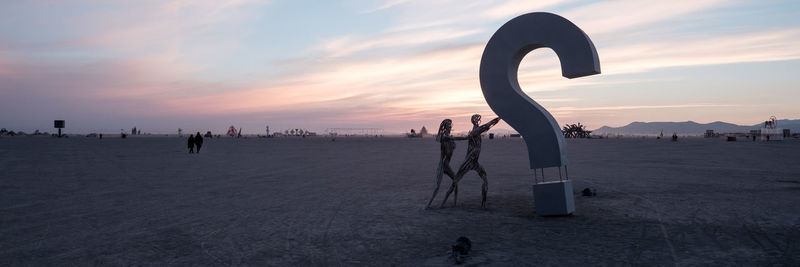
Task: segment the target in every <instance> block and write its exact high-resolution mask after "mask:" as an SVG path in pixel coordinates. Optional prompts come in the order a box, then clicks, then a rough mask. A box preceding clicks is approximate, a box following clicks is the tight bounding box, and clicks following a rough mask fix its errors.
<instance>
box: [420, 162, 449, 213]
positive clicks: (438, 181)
mask: <svg viewBox="0 0 800 267" xmlns="http://www.w3.org/2000/svg"><path fill="white" fill-rule="evenodd" d="M443 166H444V162H443V161H439V168H438V169H437V170H436V180H435V181H434V182H435V183H436V187H435V188H434V189H433V195H432V196H431V199H430V200H429V201H428V205H427V206H425V208H426V209H427V208H430V207H431V203H433V199H434V198H436V194H437V193H439V185H441V184H442V172H443V171H444V170H443ZM447 169H450V168H449V166H448V167H447ZM450 173H453V171H450ZM450 173H448V174H447V175H450ZM450 178H453V175H450Z"/></svg>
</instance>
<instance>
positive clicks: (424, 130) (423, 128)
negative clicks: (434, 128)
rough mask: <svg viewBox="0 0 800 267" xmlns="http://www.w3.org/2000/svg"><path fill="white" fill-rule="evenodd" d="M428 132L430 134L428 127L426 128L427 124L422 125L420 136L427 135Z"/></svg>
mask: <svg viewBox="0 0 800 267" xmlns="http://www.w3.org/2000/svg"><path fill="white" fill-rule="evenodd" d="M426 134H428V129H425V126H422V129H419V136H420V137H425V135H426Z"/></svg>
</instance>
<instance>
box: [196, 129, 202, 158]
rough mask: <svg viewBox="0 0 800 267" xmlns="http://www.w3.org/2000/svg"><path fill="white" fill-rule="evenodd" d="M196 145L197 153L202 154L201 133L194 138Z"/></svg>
mask: <svg viewBox="0 0 800 267" xmlns="http://www.w3.org/2000/svg"><path fill="white" fill-rule="evenodd" d="M194 144H195V145H197V153H200V147H201V146H203V136H201V135H200V132H197V135H195V136H194Z"/></svg>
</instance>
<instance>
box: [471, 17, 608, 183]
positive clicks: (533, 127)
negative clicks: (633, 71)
mask: <svg viewBox="0 0 800 267" xmlns="http://www.w3.org/2000/svg"><path fill="white" fill-rule="evenodd" d="M541 47H549V48H551V49H553V51H555V52H556V55H558V59H559V60H560V61H561V75H563V76H564V77H567V78H570V79H572V78H578V77H583V76H588V75H594V74H599V73H600V60H599V59H598V57H597V51H596V50H595V48H594V44H592V40H590V39H589V36H587V35H586V33H584V32H583V31H582V30H581V29H580V28H578V26H575V24H572V22H570V21H569V20H567V19H565V18H563V17H561V16H558V15H556V14H551V13H544V12H535V13H528V14H525V15H521V16H519V17H516V18H514V19H512V20H510V21H508V22H506V24H504V25H503V26H502V27H500V29H498V30H497V32H495V33H494V35H492V38H491V39H489V43H487V44H486V49H484V50H483V57H482V58H481V67H480V80H481V89H482V90H483V97H484V98H486V102H487V103H488V104H489V107H491V108H492V111H494V113H495V114H497V115H498V116H500V117H501V118H503V120H504V121H506V123H508V124H509V125H511V127H513V128H514V129H515V130H517V132H519V134H520V135H521V136H522V138H523V139H524V140H525V144H527V145H528V159H530V163H531V169H538V168H546V167H561V166H564V165H566V164H567V148H566V143H565V142H564V135H563V134H562V133H561V128H559V125H558V123H557V122H556V120H555V119H553V116H552V115H550V113H549V112H547V110H545V109H544V108H543V107H542V106H541V105H539V104H538V103H536V101H533V99H531V98H530V97H528V95H526V94H525V93H524V92H522V89H520V87H519V81H518V80H517V70H518V69H519V64H520V61H522V58H523V57H525V55H526V54H528V52H530V51H532V50H534V49H537V48H541Z"/></svg>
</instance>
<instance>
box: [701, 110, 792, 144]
mask: <svg viewBox="0 0 800 267" xmlns="http://www.w3.org/2000/svg"><path fill="white" fill-rule="evenodd" d="M722 136H725V137H727V139H728V141H729V142H730V141H736V140H737V138H745V139H746V140H752V141H781V140H783V139H787V138H791V137H792V131H791V130H790V129H784V128H780V127H778V120H777V118H775V116H770V117H769V120H767V121H764V126H763V127H761V129H758V130H750V132H747V133H726V134H720V133H715V132H714V130H706V133H705V134H704V135H703V137H705V138H718V137H722Z"/></svg>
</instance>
